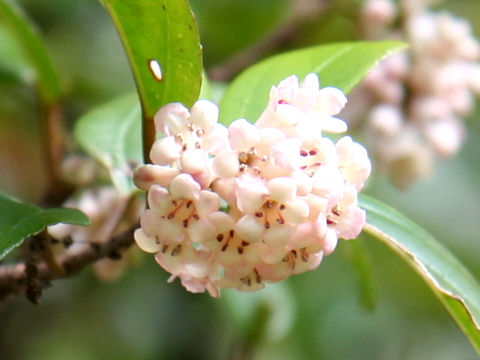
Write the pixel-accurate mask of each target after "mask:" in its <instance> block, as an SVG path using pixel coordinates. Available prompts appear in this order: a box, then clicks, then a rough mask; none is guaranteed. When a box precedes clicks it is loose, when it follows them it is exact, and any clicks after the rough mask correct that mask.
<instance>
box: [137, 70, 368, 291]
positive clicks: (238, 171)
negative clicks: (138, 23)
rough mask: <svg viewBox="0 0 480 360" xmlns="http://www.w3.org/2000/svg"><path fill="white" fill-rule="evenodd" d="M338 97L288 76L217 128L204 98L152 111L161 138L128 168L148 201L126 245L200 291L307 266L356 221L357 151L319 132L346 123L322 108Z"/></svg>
mask: <svg viewBox="0 0 480 360" xmlns="http://www.w3.org/2000/svg"><path fill="white" fill-rule="evenodd" d="M345 103H346V98H345V96H344V95H343V93H342V92H341V91H340V90H338V89H335V88H329V87H327V88H323V89H319V83H318V78H317V76H316V75H315V74H310V75H308V76H307V77H306V79H305V81H304V83H303V84H302V85H301V86H300V85H299V83H298V79H297V78H296V77H295V76H291V77H289V78H287V79H285V80H283V81H282V82H281V83H280V84H279V85H278V86H277V87H275V86H274V87H272V89H271V92H270V100H269V103H268V106H267V108H266V109H265V110H264V112H263V113H262V115H261V116H260V118H259V119H258V121H257V122H256V123H255V124H254V125H253V124H251V123H249V122H247V120H245V119H239V120H236V121H234V122H233V123H232V124H231V125H230V127H229V128H228V129H227V128H226V127H224V126H223V125H220V124H218V123H217V118H218V109H217V107H216V105H214V104H213V103H211V102H209V101H206V100H200V101H198V102H196V103H195V104H194V106H193V107H192V109H191V110H190V111H189V110H188V109H186V108H185V107H184V106H183V105H181V104H179V103H173V104H169V105H166V106H165V107H163V108H162V109H160V111H159V112H158V113H157V115H156V117H155V125H156V129H157V131H159V132H162V133H163V134H165V135H166V136H164V137H162V138H160V139H158V140H156V142H155V143H154V144H153V146H152V149H151V153H150V157H151V160H152V162H153V164H147V165H143V166H141V167H139V168H138V169H137V170H136V172H135V176H134V180H135V183H136V184H137V186H138V187H140V188H142V189H144V190H146V191H148V204H149V209H147V210H145V212H144V213H143V215H142V216H141V228H140V229H138V230H137V231H136V232H135V240H136V242H137V244H138V246H139V247H140V248H141V249H143V250H144V251H146V252H150V253H155V254H156V260H157V262H158V263H159V264H160V265H161V266H162V267H163V268H164V269H165V270H167V271H168V272H170V273H171V274H172V276H171V278H170V280H171V281H172V280H173V279H175V278H177V277H178V278H180V280H181V282H182V284H183V285H184V286H185V287H186V288H187V289H188V290H189V291H192V292H204V291H205V290H207V291H208V292H209V293H210V294H211V295H212V296H219V292H220V289H221V288H236V289H238V290H241V291H254V290H257V289H261V288H263V287H264V286H265V283H266V282H267V283H268V282H278V281H281V280H283V279H286V278H288V277H289V276H290V275H292V274H298V273H302V272H305V271H307V270H312V269H315V268H316V267H317V266H318V265H319V264H320V261H321V260H322V256H323V255H328V254H330V253H331V252H332V251H333V250H334V249H335V246H336V244H337V239H338V238H344V239H352V238H355V237H357V236H358V234H359V233H360V231H361V229H362V226H363V224H364V223H365V211H364V210H362V209H360V208H359V207H358V204H357V192H358V191H359V190H360V189H361V188H362V186H363V184H364V182H365V180H366V179H367V178H368V176H369V174H370V170H371V165H370V161H369V159H368V157H367V152H366V150H365V149H364V148H363V147H362V146H361V145H359V144H357V143H355V142H353V141H352V139H351V138H350V137H343V138H341V139H340V140H339V141H338V142H337V143H336V144H335V143H334V142H333V141H332V140H330V139H329V138H327V137H324V136H323V132H324V131H328V132H337V133H338V132H343V131H345V130H346V129H347V125H346V123H345V122H344V121H343V120H341V119H338V118H336V117H335V116H334V115H336V114H338V113H339V112H340V110H341V109H342V108H343V107H344V105H345Z"/></svg>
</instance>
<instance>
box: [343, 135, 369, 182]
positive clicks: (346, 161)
mask: <svg viewBox="0 0 480 360" xmlns="http://www.w3.org/2000/svg"><path fill="white" fill-rule="evenodd" d="M337 152H338V158H339V162H340V167H341V170H342V173H343V176H344V177H345V180H346V181H347V183H349V184H354V185H355V186H356V187H357V189H361V188H362V187H363V184H364V182H365V181H366V180H367V178H368V177H369V176H370V172H371V169H372V165H371V163H370V159H369V158H368V154H367V150H365V148H364V147H363V146H362V145H360V144H358V143H355V142H353V141H352V139H351V138H350V137H348V136H345V137H343V138H341V139H340V140H339V141H338V142H337Z"/></svg>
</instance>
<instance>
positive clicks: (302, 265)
mask: <svg viewBox="0 0 480 360" xmlns="http://www.w3.org/2000/svg"><path fill="white" fill-rule="evenodd" d="M322 257H323V253H322V252H318V253H313V254H308V260H307V261H297V262H296V263H295V268H294V269H293V271H292V272H293V273H294V274H302V273H304V272H306V271H311V270H315V269H316V268H317V267H318V266H319V265H320V263H321V262H322Z"/></svg>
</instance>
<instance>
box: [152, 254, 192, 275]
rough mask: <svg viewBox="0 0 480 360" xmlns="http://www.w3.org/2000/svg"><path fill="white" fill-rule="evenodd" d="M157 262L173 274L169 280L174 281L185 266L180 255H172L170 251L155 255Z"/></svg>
mask: <svg viewBox="0 0 480 360" xmlns="http://www.w3.org/2000/svg"><path fill="white" fill-rule="evenodd" d="M155 260H156V261H157V263H158V264H159V265H160V266H161V267H162V268H164V269H165V270H166V271H168V272H169V273H171V274H172V276H171V277H170V279H168V282H172V281H173V280H174V279H175V278H176V277H177V276H178V275H179V274H181V273H182V271H183V270H184V268H185V265H184V264H183V263H182V259H181V257H180V256H171V255H170V251H168V252H166V253H162V252H159V253H157V255H155Z"/></svg>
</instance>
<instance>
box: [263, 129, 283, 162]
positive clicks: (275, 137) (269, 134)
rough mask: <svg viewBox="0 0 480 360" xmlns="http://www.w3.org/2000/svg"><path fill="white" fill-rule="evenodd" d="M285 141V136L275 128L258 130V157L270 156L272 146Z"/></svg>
mask: <svg viewBox="0 0 480 360" xmlns="http://www.w3.org/2000/svg"><path fill="white" fill-rule="evenodd" d="M283 139H285V135H284V134H283V133H282V132H281V131H280V130H279V129H275V128H263V129H260V142H259V143H258V144H257V146H256V149H257V151H258V153H259V154H260V155H267V156H268V155H270V153H271V152H272V148H273V146H274V145H276V144H278V143H279V142H280V141H282V140H283Z"/></svg>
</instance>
